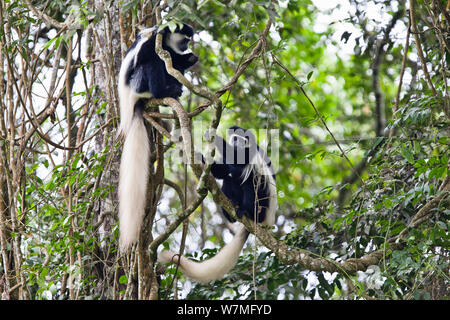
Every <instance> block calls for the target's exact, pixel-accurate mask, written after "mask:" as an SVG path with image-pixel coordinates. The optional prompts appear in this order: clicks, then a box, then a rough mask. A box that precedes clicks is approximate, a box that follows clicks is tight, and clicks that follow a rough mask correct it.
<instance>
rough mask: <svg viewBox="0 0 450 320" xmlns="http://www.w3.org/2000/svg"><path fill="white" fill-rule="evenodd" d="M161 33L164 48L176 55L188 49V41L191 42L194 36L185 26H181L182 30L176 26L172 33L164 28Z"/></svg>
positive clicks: (192, 30)
mask: <svg viewBox="0 0 450 320" xmlns="http://www.w3.org/2000/svg"><path fill="white" fill-rule="evenodd" d="M162 32H163V37H164V44H165V46H167V47H169V48H170V49H172V50H173V51H174V52H175V53H177V54H183V53H184V52H185V51H186V50H187V49H188V45H189V41H191V40H192V36H193V35H194V29H192V27H191V26H190V25H187V24H183V27H182V28H180V27H179V26H178V27H177V28H176V29H175V31H174V32H173V33H171V32H170V30H169V28H164V30H163V31H162Z"/></svg>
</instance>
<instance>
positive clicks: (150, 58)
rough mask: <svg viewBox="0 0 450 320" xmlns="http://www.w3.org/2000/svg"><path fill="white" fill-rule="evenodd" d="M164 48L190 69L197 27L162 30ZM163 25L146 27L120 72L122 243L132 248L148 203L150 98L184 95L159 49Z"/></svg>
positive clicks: (178, 64)
mask: <svg viewBox="0 0 450 320" xmlns="http://www.w3.org/2000/svg"><path fill="white" fill-rule="evenodd" d="M161 32H162V35H163V39H162V47H163V49H165V50H167V51H168V52H169V53H170V56H171V58H172V65H173V67H174V68H175V69H177V70H179V71H180V72H181V73H184V72H185V70H186V69H188V68H189V67H191V66H193V65H194V64H195V63H196V62H197V60H198V57H197V56H196V55H194V54H193V53H184V52H185V51H186V50H187V49H188V43H189V41H190V40H191V38H192V36H193V34H194V30H193V29H192V28H191V27H190V26H188V25H186V24H185V25H183V27H182V28H180V27H177V29H176V30H175V32H174V33H170V31H169V30H168V28H165V29H164V30H162V31H161ZM156 33H157V28H148V29H144V30H143V31H142V32H141V33H140V34H139V35H138V37H137V38H136V41H135V42H134V43H133V44H132V45H131V47H130V48H129V49H128V51H127V53H126V55H125V57H124V59H123V61H122V65H121V67H120V72H119V86H118V90H119V103H120V127H119V133H121V134H122V135H123V136H124V137H125V142H124V145H123V151H122V158H121V162H120V174H119V221H120V247H121V249H122V250H126V249H127V248H128V247H129V246H130V245H131V244H133V243H134V242H136V241H137V240H138V237H139V232H140V229H141V225H142V221H143V218H144V211H145V205H146V192H147V182H148V170H149V169H148V167H149V161H150V160H149V159H150V146H149V141H148V135H147V130H146V128H145V125H144V118H143V112H144V108H145V99H148V98H152V97H154V98H165V97H172V98H178V97H180V96H181V93H182V84H181V83H179V82H178V81H177V80H176V79H175V78H174V77H172V76H171V75H169V74H168V72H167V70H166V67H165V64H164V61H162V60H161V59H160V58H159V56H158V55H157V53H156V52H155V40H156Z"/></svg>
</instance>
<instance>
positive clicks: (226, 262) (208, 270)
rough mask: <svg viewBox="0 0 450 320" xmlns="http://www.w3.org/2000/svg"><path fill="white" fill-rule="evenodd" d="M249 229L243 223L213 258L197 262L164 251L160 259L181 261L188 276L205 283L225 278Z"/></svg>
mask: <svg viewBox="0 0 450 320" xmlns="http://www.w3.org/2000/svg"><path fill="white" fill-rule="evenodd" d="M248 235H249V233H248V231H247V230H246V229H245V227H244V226H243V225H241V228H240V229H239V231H238V232H237V233H236V234H235V236H234V238H233V240H232V241H231V242H230V243H229V244H227V245H226V246H225V247H223V248H222V249H221V250H220V251H219V252H218V253H217V254H216V255H215V256H214V257H213V258H211V259H208V260H205V261H202V262H195V261H192V260H189V259H187V258H186V257H181V258H180V257H179V255H178V254H177V253H176V252H173V251H170V250H168V251H162V252H161V253H160V254H159V255H158V261H159V262H162V263H169V262H171V263H178V261H179V262H180V269H181V271H182V272H183V273H184V274H185V275H186V276H188V277H190V278H192V279H194V280H196V281H199V282H203V283H208V282H210V281H215V280H218V279H221V278H223V276H224V275H225V274H227V273H228V272H229V271H230V270H231V269H232V268H233V267H234V265H235V264H236V262H237V260H238V258H239V254H240V252H241V250H242V248H243V247H244V244H245V241H247V238H248Z"/></svg>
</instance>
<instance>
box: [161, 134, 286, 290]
mask: <svg viewBox="0 0 450 320" xmlns="http://www.w3.org/2000/svg"><path fill="white" fill-rule="evenodd" d="M228 136H229V143H227V142H226V141H224V140H223V139H222V138H221V137H219V136H216V137H215V144H216V147H217V148H218V151H219V152H220V153H221V155H222V159H221V160H220V161H219V162H214V163H213V164H212V166H211V173H212V175H213V176H214V177H215V178H216V179H221V180H223V184H222V191H223V193H224V194H225V196H227V198H228V199H230V201H231V202H232V203H233V205H235V206H236V207H237V209H236V215H237V217H238V218H242V217H243V216H246V217H248V218H249V219H251V220H253V221H255V222H258V223H262V224H265V225H268V226H271V225H273V224H274V223H275V213H276V211H277V193H276V185H275V173H274V170H273V167H272V164H271V161H270V160H269V158H268V157H267V155H266V153H265V152H264V150H262V149H261V148H260V147H259V146H258V144H257V143H256V139H255V136H254V135H253V134H252V133H251V132H250V131H249V130H246V129H242V128H240V127H238V126H234V127H231V128H230V130H229V134H228ZM222 212H223V214H224V215H225V217H226V218H227V219H228V220H229V221H231V222H234V219H233V218H231V216H230V215H229V214H228V212H226V211H225V209H224V208H222ZM248 235H249V233H248V231H247V230H246V229H245V227H244V226H243V225H241V226H240V229H239V231H238V232H236V234H235V236H234V238H233V240H232V241H231V242H230V243H229V244H227V245H226V246H224V247H223V248H222V249H221V250H220V251H219V252H218V253H217V255H215V256H214V257H213V258H211V259H208V260H205V261H202V262H194V261H192V260H189V259H187V258H185V257H179V255H178V254H176V253H175V252H172V251H162V252H161V253H160V254H159V256H158V260H159V261H160V262H163V263H168V262H172V263H179V265H180V269H181V271H183V273H184V274H185V275H187V276H188V277H190V278H192V279H194V280H196V281H199V282H203V283H207V282H210V281H215V280H218V279H221V278H222V277H223V276H224V275H225V274H226V273H228V272H229V271H230V270H231V269H232V268H233V267H234V265H235V264H236V262H237V260H238V258H239V254H240V252H241V250H242V248H243V247H244V244H245V242H246V240H247V238H248Z"/></svg>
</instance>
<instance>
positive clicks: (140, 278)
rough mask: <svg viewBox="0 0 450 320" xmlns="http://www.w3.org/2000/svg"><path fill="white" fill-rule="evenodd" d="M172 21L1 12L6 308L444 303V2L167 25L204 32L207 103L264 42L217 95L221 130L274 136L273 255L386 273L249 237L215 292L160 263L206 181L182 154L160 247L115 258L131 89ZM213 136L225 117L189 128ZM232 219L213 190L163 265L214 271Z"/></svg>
mask: <svg viewBox="0 0 450 320" xmlns="http://www.w3.org/2000/svg"><path fill="white" fill-rule="evenodd" d="M327 2H328V1H327ZM331 3H332V4H331ZM411 4H413V5H414V6H413V7H411ZM449 4H450V2H449ZM159 5H160V4H159V1H141V0H130V1H119V2H117V3H115V2H110V1H107V2H105V3H103V2H101V1H80V2H78V3H76V1H75V2H74V1H65V0H58V1H49V2H44V3H43V2H41V1H32V0H24V1H10V0H5V1H2V2H1V4H0V20H1V21H2V23H1V25H0V57H1V61H2V63H1V64H0V74H1V77H2V80H1V81H0V93H1V94H0V111H1V112H0V250H1V255H0V292H1V294H2V298H3V299H135V298H139V299H146V298H160V299H174V298H180V297H181V298H187V299H254V298H258V299H291V300H292V299H304V298H306V299H308V298H311V299H448V298H449V295H450V292H449V288H450V285H449V282H450V281H449V280H450V278H449V277H450V273H449V244H450V243H449V227H450V223H449V216H450V210H449V208H450V206H449V202H450V201H449V200H450V197H449V193H450V178H449V154H450V135H449V133H450V126H449V120H450V103H449V92H448V76H449V63H450V34H449V30H450V7H449V5H448V4H447V3H446V1H444V0H437V1H417V2H414V1H412V0H411V1H406V0H398V1H381V0H376V1H367V2H364V1H357V0H349V1H332V2H329V4H324V3H323V2H322V1H310V0H304V1H295V0H292V1H280V2H273V1H265V0H261V1H256V0H254V1H237V0H231V1H215V0H204V1H193V0H186V1H164V4H161V6H162V13H163V14H162V17H163V19H164V20H163V21H164V22H165V23H168V25H169V26H171V23H172V24H173V23H174V22H178V21H184V22H187V23H190V24H191V25H193V26H194V28H195V30H196V33H197V34H196V36H195V39H194V40H195V42H194V44H193V45H192V50H193V51H194V52H195V53H196V54H197V55H198V56H199V58H200V60H199V61H200V63H199V64H198V65H197V66H195V67H194V68H193V70H192V71H191V72H189V75H188V78H189V80H190V81H192V83H194V84H199V85H200V86H202V87H204V88H207V89H208V90H210V91H211V92H216V91H219V89H221V88H222V87H224V86H225V85H226V84H227V83H228V82H229V81H230V80H231V79H232V78H233V76H234V75H235V74H236V73H237V72H238V70H239V68H240V67H241V66H242V65H243V62H244V61H245V59H247V58H248V57H249V56H250V54H251V52H252V50H254V48H255V47H257V45H258V44H260V43H262V47H261V50H260V51H259V52H258V55H257V56H255V57H254V59H252V60H251V62H250V63H249V64H248V65H246V67H245V69H244V70H243V73H242V74H241V75H240V77H239V78H238V79H237V81H236V82H235V83H233V84H232V86H231V87H229V90H227V91H226V92H224V93H223V95H222V96H221V97H220V99H221V102H222V104H223V107H224V109H223V111H222V115H221V118H220V126H219V131H220V132H223V131H224V130H225V129H226V128H228V127H230V126H232V125H233V124H238V125H240V126H242V127H246V128H252V129H255V130H260V129H267V130H270V129H278V134H279V140H280V146H279V147H280V148H279V150H277V153H273V154H272V156H274V157H277V159H272V161H276V163H277V190H278V203H279V210H278V219H277V223H276V226H275V227H274V229H273V230H272V231H273V236H274V237H275V239H276V240H278V241H280V242H283V243H284V244H286V245H287V247H288V248H289V249H290V250H296V249H302V250H305V251H304V252H307V253H308V254H309V256H311V257H313V258H318V259H319V258H320V259H325V260H326V261H332V262H333V263H335V264H336V265H338V264H339V266H344V265H345V263H351V262H352V261H353V262H355V261H358V263H359V262H361V261H363V262H364V263H366V261H370V263H367V264H364V263H363V266H362V267H361V264H358V267H355V269H354V270H353V271H352V272H348V271H346V270H347V269H344V267H342V268H341V267H339V266H338V267H337V270H336V271H333V272H330V271H329V269H327V268H325V267H323V268H317V269H314V270H312V268H308V267H307V266H308V264H307V263H306V262H305V264H302V263H286V261H285V260H283V258H282V257H281V255H280V254H279V253H277V252H274V250H271V249H270V248H268V247H266V246H265V245H264V243H263V240H261V239H258V238H257V237H255V236H250V239H249V241H248V243H247V246H246V248H245V250H244V251H243V253H242V254H241V257H240V259H239V262H238V264H237V266H236V267H235V268H234V269H233V270H232V272H231V273H230V274H229V275H228V276H226V277H225V278H224V279H222V280H220V281H217V282H215V283H211V284H207V285H201V284H197V283H194V282H191V281H190V280H189V279H187V278H184V277H183V275H182V273H180V272H178V271H177V268H176V266H171V267H167V268H165V267H161V266H158V267H157V266H156V264H155V265H154V260H153V259H154V257H153V256H152V252H151V251H150V250H149V249H148V248H149V247H150V245H151V243H152V241H154V239H156V238H157V236H158V235H159V234H162V233H163V232H164V230H165V228H166V227H167V226H168V225H170V223H171V222H172V221H174V220H175V217H176V216H177V215H180V213H181V212H185V209H186V207H187V206H189V205H190V204H191V203H192V202H193V201H194V200H195V199H196V197H197V194H196V186H197V184H198V182H199V179H198V176H196V174H194V172H193V171H194V170H191V168H189V167H184V166H182V165H180V164H177V163H175V162H174V161H173V159H172V158H171V157H170V156H169V153H166V156H164V158H163V161H156V159H154V160H155V163H154V168H155V169H154V170H155V175H154V176H152V177H153V178H154V180H152V183H153V184H152V186H153V188H152V189H151V190H153V191H152V192H151V195H149V197H151V198H152V200H151V201H152V206H151V208H150V209H149V212H150V213H149V214H148V216H149V218H148V219H149V221H147V229H146V233H145V234H143V235H141V236H142V237H145V239H146V241H145V242H144V241H143V243H145V244H146V245H143V244H141V246H140V247H139V246H136V247H135V248H133V250H132V252H129V253H128V254H126V255H124V254H122V255H121V254H119V251H118V232H119V231H118V226H117V192H116V191H117V190H116V186H117V179H118V164H119V159H120V152H121V141H120V139H117V137H116V128H117V124H118V114H119V113H118V103H117V86H116V83H117V74H118V70H119V67H120V61H121V58H122V56H123V54H124V52H125V50H126V48H127V47H128V46H129V45H130V43H131V42H132V40H133V39H134V37H135V34H136V33H135V32H136V30H137V28H138V27H142V26H151V25H154V24H155V23H156V22H157V18H158V17H157V15H158V12H159V11H158V9H160V7H158V6H159ZM446 8H447V9H446ZM269 21H270V23H271V26H270V30H269V32H268V33H267V35H265V36H264V35H263V30H264V29H265V27H266V26H267V25H268V23H269ZM181 103H182V105H183V107H184V108H185V109H186V110H187V111H188V112H191V111H194V110H197V109H196V108H198V107H199V106H202V104H204V103H205V99H204V98H202V97H199V96H198V95H196V94H194V93H193V92H192V91H190V90H185V95H184V96H183V98H182V99H181ZM167 110H170V109H168V108H166V107H160V108H159V109H157V110H156V111H157V112H165V113H168V114H170V111H167ZM152 111H155V109H152ZM156 111H155V112H156ZM155 119H157V117H156V115H155ZM213 120H214V108H213V106H212V105H210V106H209V107H208V108H205V110H204V111H202V112H201V113H198V115H196V116H195V118H194V119H193V121H198V122H196V123H201V124H202V126H203V129H207V128H208V126H209V124H210V123H211V121H213ZM157 121H160V120H159V119H157ZM168 121H170V122H171V123H172V126H173V127H177V126H179V125H180V124H179V123H177V121H175V120H168ZM151 132H152V133H151V135H150V136H151V138H152V139H154V141H160V142H163V143H164V145H166V146H167V150H173V149H174V148H175V147H174V146H171V145H170V143H169V139H167V137H164V138H163V136H162V134H161V133H159V132H157V130H152V131H151ZM158 139H160V140H158ZM160 160H161V159H160ZM152 166H153V165H152ZM158 168H160V169H161V168H162V170H163V173H164V175H163V176H162V180H157V179H161V176H158V172H159V171H158V170H159V169H158ZM164 179H166V180H164ZM158 181H159V182H158ZM180 194H181V196H180ZM183 199H185V201H184V200H183ZM218 208H219V204H218V203H215V201H214V200H213V198H212V196H211V194H209V195H208V196H207V197H206V198H205V200H204V201H203V203H202V204H201V205H200V206H198V207H196V208H195V210H194V211H193V213H192V214H191V215H190V216H189V217H188V218H187V219H185V222H184V223H183V226H184V227H183V228H181V227H180V228H177V229H176V231H174V232H172V234H169V235H170V237H168V238H167V239H165V241H164V243H163V244H162V245H161V246H160V247H159V250H161V249H162V248H163V247H170V248H171V249H172V250H178V248H179V247H180V246H181V247H183V248H184V247H185V248H184V252H185V254H187V255H188V256H190V257H192V258H193V259H198V260H200V259H205V258H208V257H210V256H213V255H214V254H215V253H216V252H217V250H218V249H219V248H220V247H221V246H222V245H223V244H224V242H225V240H227V241H228V240H229V235H230V232H229V231H228V229H227V228H226V225H225V223H224V221H223V220H222V218H221V216H220V215H219V214H218V213H217V212H218V211H219V210H218ZM182 229H183V230H182ZM224 239H225V240H224ZM374 252H377V253H380V255H378V256H377V258H376V259H375V260H372V256H370V254H371V253H374ZM369 257H370V260H369ZM340 263H341V264H340ZM355 265H356V262H355ZM174 275H177V276H176V277H175V276H174Z"/></svg>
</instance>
